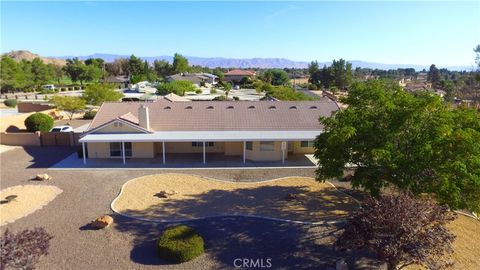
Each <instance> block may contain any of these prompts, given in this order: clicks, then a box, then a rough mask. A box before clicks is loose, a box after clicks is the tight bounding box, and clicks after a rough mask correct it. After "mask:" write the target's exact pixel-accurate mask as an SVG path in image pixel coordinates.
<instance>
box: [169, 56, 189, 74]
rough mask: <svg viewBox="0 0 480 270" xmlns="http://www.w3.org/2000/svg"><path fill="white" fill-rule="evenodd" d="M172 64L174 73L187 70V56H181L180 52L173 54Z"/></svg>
mask: <svg viewBox="0 0 480 270" xmlns="http://www.w3.org/2000/svg"><path fill="white" fill-rule="evenodd" d="M172 66H173V72H174V73H184V72H187V71H188V70H189V66H188V60H187V58H185V57H183V56H182V55H181V54H178V53H176V54H175V55H174V56H173V65H172Z"/></svg>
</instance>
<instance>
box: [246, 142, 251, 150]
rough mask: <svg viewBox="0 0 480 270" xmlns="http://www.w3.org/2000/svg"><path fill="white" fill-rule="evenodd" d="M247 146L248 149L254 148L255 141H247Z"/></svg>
mask: <svg viewBox="0 0 480 270" xmlns="http://www.w3.org/2000/svg"><path fill="white" fill-rule="evenodd" d="M245 148H246V149H247V150H253V142H246V143H245Z"/></svg>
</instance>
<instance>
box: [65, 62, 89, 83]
mask: <svg viewBox="0 0 480 270" xmlns="http://www.w3.org/2000/svg"><path fill="white" fill-rule="evenodd" d="M63 69H64V70H65V72H66V73H67V74H68V76H70V79H71V80H72V81H73V82H77V81H80V84H82V85H83V79H84V77H83V76H84V75H83V74H84V73H85V64H84V63H82V61H80V60H79V59H78V58H77V57H75V58H73V59H67V63H66V64H65V66H64V68H63Z"/></svg>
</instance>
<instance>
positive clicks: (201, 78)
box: [166, 73, 218, 86]
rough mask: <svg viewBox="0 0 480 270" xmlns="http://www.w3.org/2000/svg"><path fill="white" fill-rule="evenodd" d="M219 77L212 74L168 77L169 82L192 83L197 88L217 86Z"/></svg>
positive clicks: (184, 74)
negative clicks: (204, 85) (207, 85)
mask: <svg viewBox="0 0 480 270" xmlns="http://www.w3.org/2000/svg"><path fill="white" fill-rule="evenodd" d="M217 78H218V77H217V76H215V75H213V74H210V73H179V74H175V75H171V76H168V77H167V78H166V79H167V82H173V81H190V82H192V83H193V84H195V85H197V86H202V85H203V84H209V85H215V84H217V81H216V79H217Z"/></svg>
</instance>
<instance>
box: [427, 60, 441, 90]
mask: <svg viewBox="0 0 480 270" xmlns="http://www.w3.org/2000/svg"><path fill="white" fill-rule="evenodd" d="M427 81H429V82H431V83H432V86H433V87H435V86H438V85H439V84H440V71H439V70H438V68H437V67H436V66H435V65H433V64H432V65H431V66H430V70H429V71H428V74H427Z"/></svg>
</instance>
